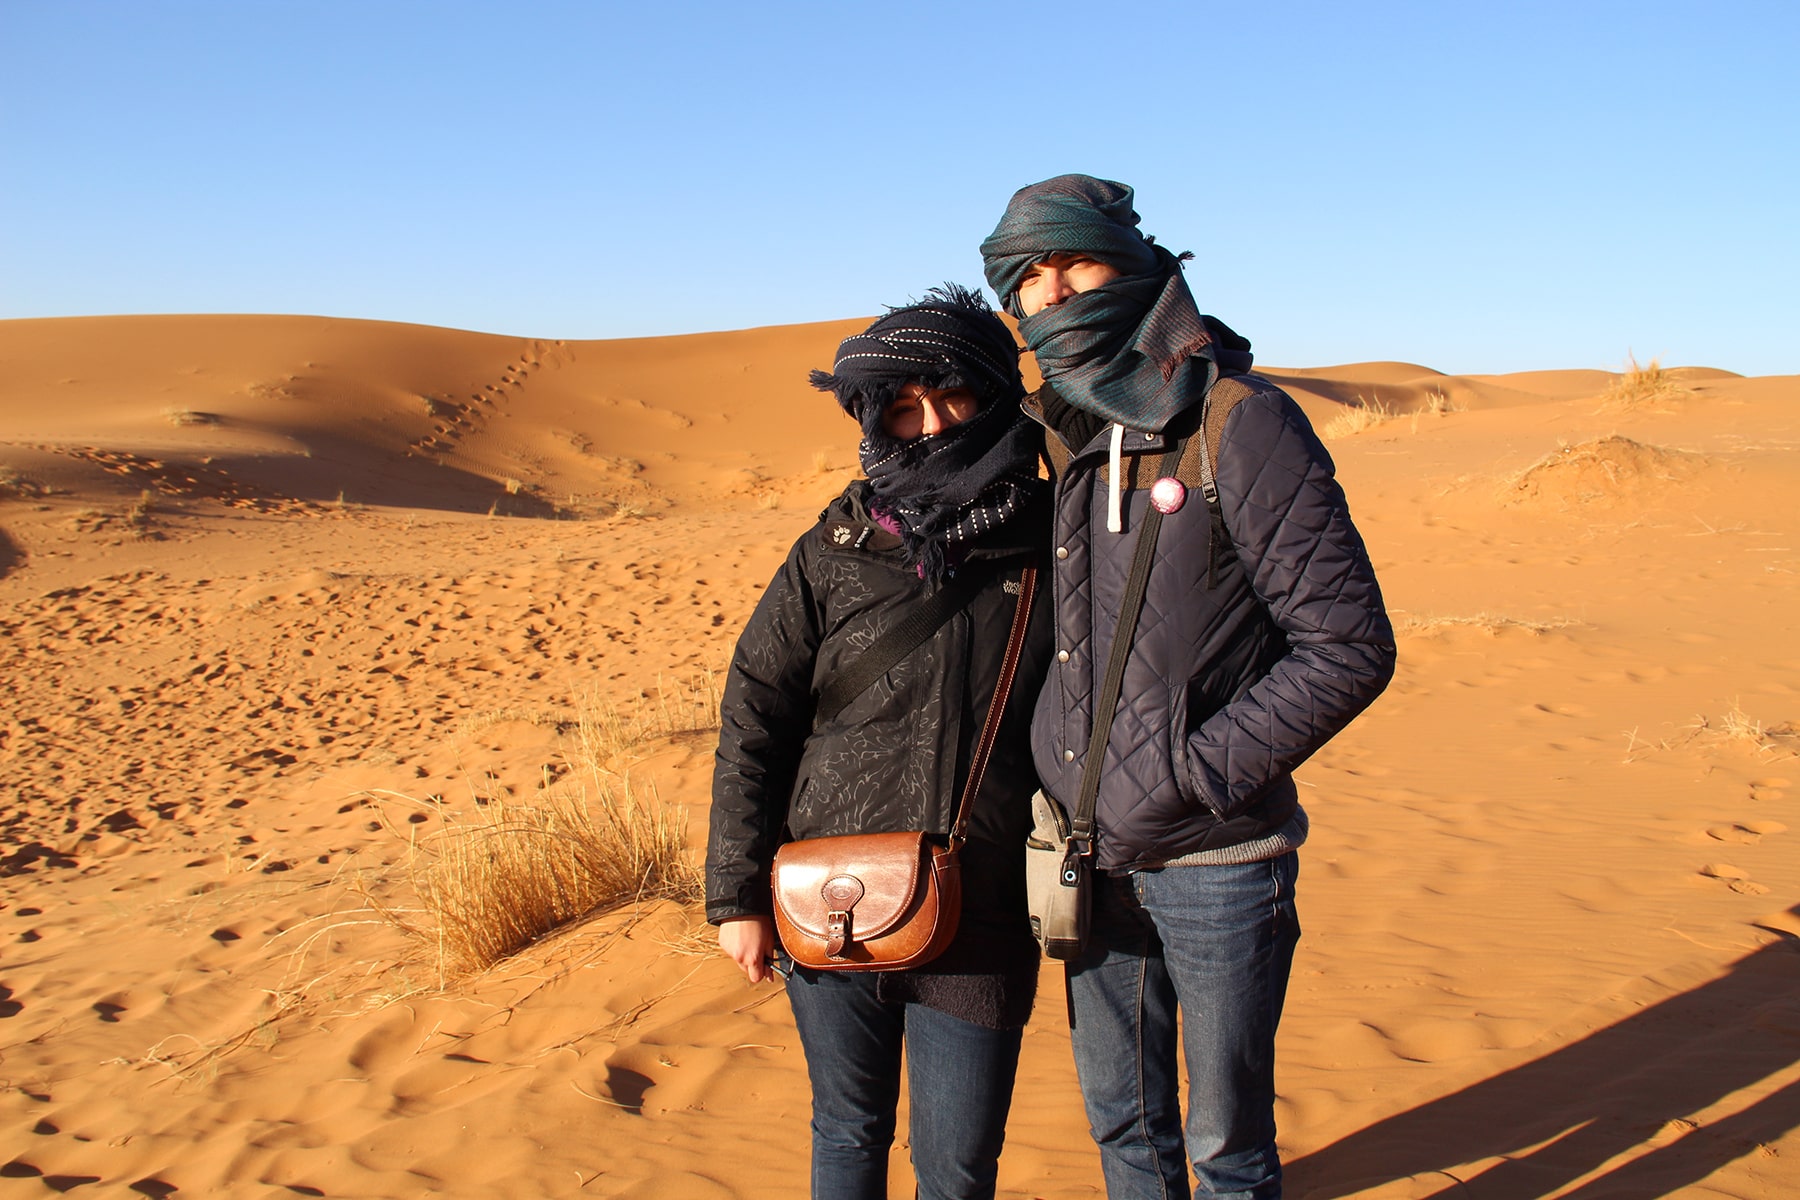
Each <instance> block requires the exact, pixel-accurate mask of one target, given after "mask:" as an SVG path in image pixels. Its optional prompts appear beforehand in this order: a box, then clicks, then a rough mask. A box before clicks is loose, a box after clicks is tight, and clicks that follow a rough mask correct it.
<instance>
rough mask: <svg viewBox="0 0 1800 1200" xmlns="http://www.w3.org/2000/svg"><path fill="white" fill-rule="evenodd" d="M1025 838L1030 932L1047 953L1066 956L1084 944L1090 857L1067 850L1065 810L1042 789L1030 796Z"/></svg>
mask: <svg viewBox="0 0 1800 1200" xmlns="http://www.w3.org/2000/svg"><path fill="white" fill-rule="evenodd" d="M1031 819H1032V830H1031V835H1030V836H1029V837H1028V838H1026V839H1025V902H1026V907H1027V908H1028V909H1029V910H1030V912H1031V933H1032V936H1033V937H1035V938H1037V941H1038V945H1039V946H1041V947H1043V950H1044V954H1045V956H1046V957H1049V958H1056V959H1069V958H1074V957H1075V956H1076V955H1077V954H1079V953H1081V948H1082V947H1083V946H1085V945H1086V944H1087V936H1088V911H1089V909H1090V908H1091V906H1092V895H1091V893H1092V889H1093V879H1094V866H1093V861H1092V860H1091V859H1089V858H1087V857H1084V856H1080V855H1071V854H1070V853H1069V814H1068V812H1067V811H1066V810H1065V809H1064V808H1063V806H1062V805H1061V804H1059V803H1057V802H1056V801H1055V800H1053V799H1051V798H1050V797H1049V796H1047V795H1045V794H1044V792H1043V791H1042V790H1041V789H1040V790H1039V791H1038V792H1036V793H1034V794H1033V795H1032V797H1031Z"/></svg>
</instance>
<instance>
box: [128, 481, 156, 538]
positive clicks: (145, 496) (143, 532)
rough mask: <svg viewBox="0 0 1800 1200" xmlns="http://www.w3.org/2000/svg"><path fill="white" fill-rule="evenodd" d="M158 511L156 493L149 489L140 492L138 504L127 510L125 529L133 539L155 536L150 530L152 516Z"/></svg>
mask: <svg viewBox="0 0 1800 1200" xmlns="http://www.w3.org/2000/svg"><path fill="white" fill-rule="evenodd" d="M155 511H156V493H154V492H152V491H149V490H148V489H146V490H144V491H142V492H139V493H138V498H137V503H135V504H133V505H132V506H131V507H130V508H128V509H126V510H125V528H127V529H129V530H130V531H131V534H132V536H133V537H139V538H147V537H152V536H154V535H153V533H152V530H151V528H150V515H151V514H152V513H154V512H155Z"/></svg>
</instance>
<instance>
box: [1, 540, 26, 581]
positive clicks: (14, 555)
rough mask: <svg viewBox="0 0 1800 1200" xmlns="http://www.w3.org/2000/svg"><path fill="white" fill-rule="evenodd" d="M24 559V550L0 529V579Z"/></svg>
mask: <svg viewBox="0 0 1800 1200" xmlns="http://www.w3.org/2000/svg"><path fill="white" fill-rule="evenodd" d="M24 561H25V550H24V548H23V547H21V546H20V545H19V543H17V542H15V541H13V540H12V538H10V537H8V536H7V533H6V530H4V529H0V579H5V578H6V577H7V576H8V575H11V574H12V573H13V571H14V570H16V569H17V568H18V566H19V564H20V563H22V562H24Z"/></svg>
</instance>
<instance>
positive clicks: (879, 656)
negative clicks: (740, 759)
mask: <svg viewBox="0 0 1800 1200" xmlns="http://www.w3.org/2000/svg"><path fill="white" fill-rule="evenodd" d="M987 580H988V572H986V571H983V570H980V569H978V568H975V567H965V568H964V569H963V570H961V571H959V572H957V574H956V576H955V578H953V579H951V580H950V581H949V582H948V583H946V584H944V585H943V586H942V587H940V588H939V589H938V590H937V591H935V592H933V593H931V595H929V596H927V597H926V598H925V599H924V600H923V601H921V602H920V603H919V605H918V606H917V607H916V608H914V609H913V610H912V611H911V612H910V613H908V614H907V615H906V616H905V617H904V618H903V619H902V620H901V621H900V623H899V624H897V625H894V626H891V627H890V628H889V629H888V631H887V632H886V633H884V634H882V635H881V636H880V637H878V638H876V639H875V642H874V644H873V645H871V646H870V647H869V648H868V649H867V650H864V651H863V652H862V653H861V654H860V655H858V656H857V658H856V661H855V662H853V663H851V664H850V667H849V669H848V670H845V671H840V672H838V673H837V674H835V675H833V676H832V677H831V680H830V681H829V682H828V683H826V685H825V686H824V687H823V688H821V689H820V691H819V700H818V703H817V704H816V705H814V706H813V728H814V729H817V728H819V727H820V726H821V725H823V724H825V723H826V722H827V721H829V720H831V719H832V718H833V717H835V716H837V715H838V713H840V712H842V711H843V708H844V705H846V704H848V703H850V702H851V701H852V700H854V699H856V698H857V697H858V696H860V695H862V694H863V693H864V692H865V691H867V690H868V689H869V685H870V684H872V683H874V682H875V681H876V680H877V679H880V678H881V677H882V676H883V675H885V674H887V672H888V669H889V668H890V667H892V666H893V665H894V664H895V663H897V662H899V661H900V660H901V659H903V658H905V657H906V656H907V655H908V654H911V653H912V652H913V651H914V650H916V649H918V648H919V647H920V646H922V645H924V643H925V639H926V638H929V637H930V636H931V635H932V634H934V633H936V632H937V631H938V630H939V629H940V628H942V627H943V624H944V622H945V621H948V620H949V619H950V618H951V617H953V616H955V615H956V614H957V613H958V612H961V611H962V610H963V609H965V608H967V607H968V605H969V601H971V600H973V599H974V598H975V594H976V593H977V592H979V591H980V590H981V587H982V585H983V584H984V583H986V582H987Z"/></svg>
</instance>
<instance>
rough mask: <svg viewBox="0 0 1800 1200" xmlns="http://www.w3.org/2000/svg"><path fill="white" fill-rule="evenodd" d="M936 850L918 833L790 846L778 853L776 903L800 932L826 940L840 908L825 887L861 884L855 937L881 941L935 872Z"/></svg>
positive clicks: (854, 907)
mask: <svg viewBox="0 0 1800 1200" xmlns="http://www.w3.org/2000/svg"><path fill="white" fill-rule="evenodd" d="M932 849H933V847H932V846H931V844H930V843H929V841H928V840H927V837H926V835H925V834H923V833H918V832H908V833H856V834H848V835H846V836H843V837H824V838H806V839H805V840H803V841H798V842H789V843H788V844H787V845H785V846H783V847H782V848H781V849H779V850H777V851H776V852H775V903H776V905H777V907H779V908H780V909H781V911H782V912H783V913H784V914H786V916H787V919H788V920H789V921H790V922H792V923H793V924H794V925H795V926H796V927H797V928H799V929H800V930H801V931H803V932H805V933H809V934H812V935H814V936H816V937H824V936H826V931H825V925H826V922H825V914H826V913H828V912H830V911H831V910H832V909H833V908H835V907H837V905H836V904H834V903H833V902H831V901H829V900H827V899H826V898H825V885H826V884H827V883H830V882H831V881H832V880H834V879H838V878H840V877H843V876H848V877H850V878H852V879H854V880H856V881H857V883H859V884H861V885H862V895H861V896H860V897H859V898H858V899H857V900H855V901H854V902H853V904H852V905H851V908H850V912H851V918H850V928H851V931H852V932H851V937H852V938H853V939H854V940H856V941H859V942H862V941H867V940H869V939H870V938H874V937H880V936H881V935H882V934H883V933H885V932H887V931H888V930H889V929H891V928H893V926H894V925H896V924H897V923H899V921H900V919H901V918H902V917H904V916H906V915H907V913H908V912H909V911H911V909H912V907H913V901H914V899H915V898H916V897H917V895H918V891H919V880H920V877H921V876H922V875H924V874H925V873H927V872H928V871H930V870H931V854H932Z"/></svg>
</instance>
